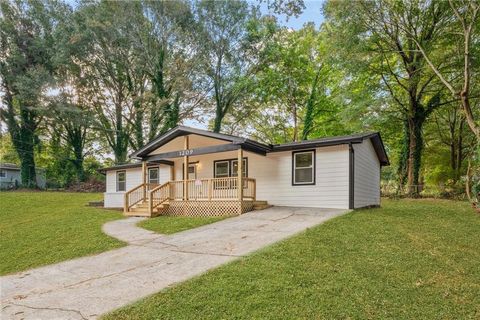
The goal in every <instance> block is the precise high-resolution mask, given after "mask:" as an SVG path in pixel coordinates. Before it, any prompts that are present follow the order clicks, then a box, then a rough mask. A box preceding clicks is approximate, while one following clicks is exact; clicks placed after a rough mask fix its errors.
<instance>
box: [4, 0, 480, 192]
mask: <svg viewBox="0 0 480 320" xmlns="http://www.w3.org/2000/svg"><path fill="white" fill-rule="evenodd" d="M263 3H264V4H265V3H266V4H267V5H268V7H269V8H270V10H271V12H273V13H276V14H286V15H290V16H295V15H299V14H301V13H302V10H303V9H304V8H305V6H304V3H303V2H302V1H295V0H277V1H267V2H265V1H264V2H263ZM479 10H480V4H479V2H478V1H467V0H465V1H435V0H434V1H432V0H425V1H423V0H408V1H387V0H373V1H363V0H360V1H326V2H325V3H324V6H323V20H322V23H321V24H320V23H318V24H317V25H315V24H314V23H310V24H308V23H307V24H305V25H304V26H303V27H302V28H301V29H299V30H292V29H289V28H287V27H285V26H281V25H279V23H278V22H277V19H276V17H275V15H266V14H262V13H261V11H260V10H259V4H258V3H254V2H251V1H250V2H245V1H180V0H178V1H85V0H81V1H78V2H75V3H71V2H62V1H53V0H44V1H40V0H29V1H26V0H18V1H17V0H7V1H0V37H1V38H0V46H1V51H0V77H1V79H0V80H1V89H0V97H1V102H0V108H1V109H0V117H1V118H0V120H1V130H0V132H1V136H0V139H1V149H0V153H1V154H0V156H1V161H2V162H11V163H18V164H19V165H21V168H22V185H23V186H24V187H27V188H31V187H35V170H34V169H33V168H34V167H35V166H40V167H44V168H46V170H47V178H48V184H49V186H50V187H66V186H69V185H72V184H75V183H78V182H83V181H86V180H89V179H90V180H91V179H101V176H99V175H98V173H97V171H96V170H97V169H98V168H100V167H102V166H106V165H111V164H113V163H124V162H127V161H128V160H129V159H128V154H129V153H130V152H131V151H132V150H135V149H138V148H140V147H142V146H143V145H145V144H146V143H147V142H148V141H149V140H150V139H152V138H153V137H155V136H157V135H158V134H161V133H163V132H165V131H167V130H169V129H170V128H173V127H175V126H176V125H177V124H186V125H191V124H194V125H198V124H200V125H202V126H203V127H207V128H209V129H211V130H213V131H216V132H225V133H231V134H238V135H241V136H246V137H251V138H253V139H256V140H259V141H263V142H265V143H272V144H275V143H283V142H290V141H300V140H305V139H313V138H318V137H324V136H332V135H343V134H349V133H355V132H363V131H380V132H381V135H382V138H383V140H384V142H385V144H386V148H387V151H388V154H389V157H390V160H391V166H390V167H386V168H384V169H383V172H382V189H383V191H384V192H385V193H391V194H400V195H408V196H418V195H419V194H424V195H437V196H445V197H465V192H467V194H468V193H471V194H472V195H473V196H474V195H475V194H476V193H477V190H478V185H479V183H478V180H479V179H478V167H479V163H478V142H479V139H480V123H479V120H478V118H479V117H480V115H479V110H478V109H479V105H480V87H479V81H480V79H479V76H480V73H479V64H480V36H479V35H480V18H479V15H480V12H479ZM319 20H320V17H319Z"/></svg>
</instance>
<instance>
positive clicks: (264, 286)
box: [105, 200, 480, 319]
mask: <svg viewBox="0 0 480 320" xmlns="http://www.w3.org/2000/svg"><path fill="white" fill-rule="evenodd" d="M479 293H480V216H479V215H478V214H476V213H474V212H473V211H472V210H471V209H470V207H469V204H467V203H465V202H453V201H441V200H400V201H384V203H383V208H382V209H369V210H359V211H355V212H353V213H351V214H347V215H345V216H342V217H339V218H336V219H333V220H331V221H328V222H326V223H325V224H323V225H320V226H318V227H315V228H312V229H309V230H307V231H306V232H304V233H302V234H300V235H298V236H296V237H293V238H291V239H289V240H286V241H283V242H281V243H279V244H277V245H274V246H271V247H268V248H266V249H264V250H261V251H259V252H257V253H256V254H253V255H251V256H248V257H246V258H242V259H240V260H237V261H235V262H232V263H230V264H228V265H225V266H223V267H220V268H218V269H216V270H213V271H211V272H208V273H206V274H204V275H202V276H200V277H197V278H195V279H192V280H190V281H187V282H185V283H183V284H180V285H178V286H175V287H172V288H169V289H167V290H165V291H162V292H161V293H158V294H155V295H153V296H151V297H148V298H146V299H144V300H141V301H139V302H137V303H135V304H133V305H131V306H127V307H125V308H123V309H120V310H118V311H116V312H114V313H112V314H109V315H107V316H106V317H105V319H192V318H197V319H205V318H209V319H210V318H215V319H226V318H237V319H238V318H243V319H251V318H253V319H260V318H270V319H293V318H295V319H298V318H304V319H311V318H315V319H374V318H375V319H479V318H480V294H479Z"/></svg>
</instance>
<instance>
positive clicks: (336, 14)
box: [326, 0, 446, 194]
mask: <svg viewBox="0 0 480 320" xmlns="http://www.w3.org/2000/svg"><path fill="white" fill-rule="evenodd" d="M326 13H327V20H328V24H329V27H330V29H331V32H332V39H336V38H337V40H334V41H336V42H337V43H338V45H337V47H336V48H337V49H338V50H339V52H343V57H344V58H345V57H348V58H346V61H347V63H349V64H351V66H350V70H352V71H355V69H356V68H357V67H358V66H362V65H363V66H365V67H366V69H365V70H366V71H367V72H369V73H370V74H371V75H372V77H373V78H372V79H371V80H370V81H379V80H380V81H381V83H382V84H383V85H382V86H378V87H377V88H378V89H379V90H380V91H379V92H378V94H379V95H383V94H385V92H386V93H388V95H389V96H390V97H391V99H392V100H393V102H394V105H395V110H396V111H397V112H398V114H399V115H400V118H401V120H402V121H403V123H404V125H403V127H404V139H403V144H404V147H403V148H402V149H401V151H400V152H401V153H402V155H401V156H400V157H399V176H400V178H399V180H400V182H402V181H403V180H404V177H406V179H407V185H408V186H409V188H408V192H409V193H410V194H416V193H418V189H417V188H416V186H417V185H419V174H420V167H421V163H422V160H421V157H422V150H423V144H424V142H423V135H422V128H423V125H424V123H425V121H426V120H427V118H428V117H429V115H430V114H431V113H432V112H433V110H435V109H436V108H437V107H438V106H439V105H440V100H439V94H440V93H439V92H440V90H439V89H438V88H436V85H435V82H434V80H435V76H434V75H433V74H432V73H431V72H427V71H428V69H426V68H425V67H426V64H427V62H426V60H425V59H424V57H423V55H422V54H421V53H420V52H419V51H418V50H417V47H416V44H415V42H414V41H412V40H411V38H410V34H416V35H417V37H418V41H419V43H422V45H423V46H424V47H425V48H428V50H430V49H431V48H432V44H433V43H435V41H437V39H438V37H439V36H440V35H441V34H440V33H439V30H440V28H441V26H440V21H441V20H442V18H443V16H444V15H445V14H446V6H445V4H444V3H443V2H435V1H433V2H432V1H414V2H390V1H383V0H378V1H357V2H355V3H352V4H351V6H350V8H349V10H344V6H343V4H342V3H341V2H333V1H332V2H329V3H328V4H327V6H326ZM335 37H336V38H335ZM342 48H343V49H342ZM353 52H355V54H357V53H361V54H359V55H358V56H357V57H353V56H352V53H353ZM352 61H355V62H354V63H353V65H352ZM344 66H345V67H347V68H348V66H346V65H344ZM357 70H358V69H357ZM376 75H379V76H380V79H378V78H377V77H376ZM353 77H354V75H353ZM377 79H378V80H377Z"/></svg>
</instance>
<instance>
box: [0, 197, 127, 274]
mask: <svg viewBox="0 0 480 320" xmlns="http://www.w3.org/2000/svg"><path fill="white" fill-rule="evenodd" d="M101 197H102V196H101V194H92V193H63V192H1V193H0V274H1V275H4V274H8V273H12V272H17V271H23V270H26V269H30V268H33V267H38V266H42V265H46V264H51V263H55V262H59V261H64V260H68V259H72V258H76V257H81V256H85V255H89V254H94V253H99V252H102V251H106V250H109V249H113V248H118V247H121V246H123V245H124V244H123V243H122V242H120V241H118V240H116V239H114V238H111V237H109V236H107V235H105V234H104V233H103V232H102V231H101V226H102V225H103V224H104V223H105V222H107V221H110V220H114V219H120V218H122V214H121V213H120V212H116V211H111V210H104V209H98V208H92V207H86V206H85V204H86V203H87V202H88V201H94V200H100V199H101Z"/></svg>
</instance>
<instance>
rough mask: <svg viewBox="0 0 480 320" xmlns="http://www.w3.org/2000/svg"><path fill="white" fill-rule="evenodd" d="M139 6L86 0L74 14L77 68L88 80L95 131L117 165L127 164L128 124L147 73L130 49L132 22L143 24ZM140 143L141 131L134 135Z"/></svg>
mask: <svg viewBox="0 0 480 320" xmlns="http://www.w3.org/2000/svg"><path fill="white" fill-rule="evenodd" d="M142 19H143V14H142V10H141V6H140V4H139V3H137V2H107V1H102V2H99V3H97V2H90V1H84V2H82V3H81V4H80V7H79V9H78V10H77V19H76V24H77V25H76V34H75V35H74V36H73V38H72V41H78V42H82V43H84V44H85V46H84V47H83V50H82V51H80V52H79V55H78V59H77V61H78V65H79V67H81V69H82V70H83V73H84V75H83V78H84V79H85V80H86V81H87V88H88V94H89V95H90V103H91V108H92V109H93V110H94V112H95V118H96V127H97V128H98V129H99V130H100V131H101V132H102V135H103V136H104V137H105V139H106V141H107V143H108V145H109V146H110V147H111V149H112V152H113V154H114V156H115V162H116V163H122V162H125V161H126V160H127V153H128V146H129V143H130V142H131V139H130V134H131V132H132V125H131V124H132V123H133V122H134V121H135V120H134V119H135V118H136V116H138V113H140V112H142V110H143V109H142V106H141V105H140V104H141V103H142V101H143V99H142V98H143V96H142V92H145V91H146V90H145V86H146V83H145V73H144V71H143V67H142V62H141V61H140V56H139V55H138V50H137V49H138V48H137V47H134V46H133V45H132V43H133V41H132V38H133V37H134V36H135V33H134V30H135V29H134V28H132V25H131V24H132V23H142ZM135 133H136V136H137V137H138V136H140V137H139V139H140V140H143V137H142V136H141V134H140V133H141V132H135Z"/></svg>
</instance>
